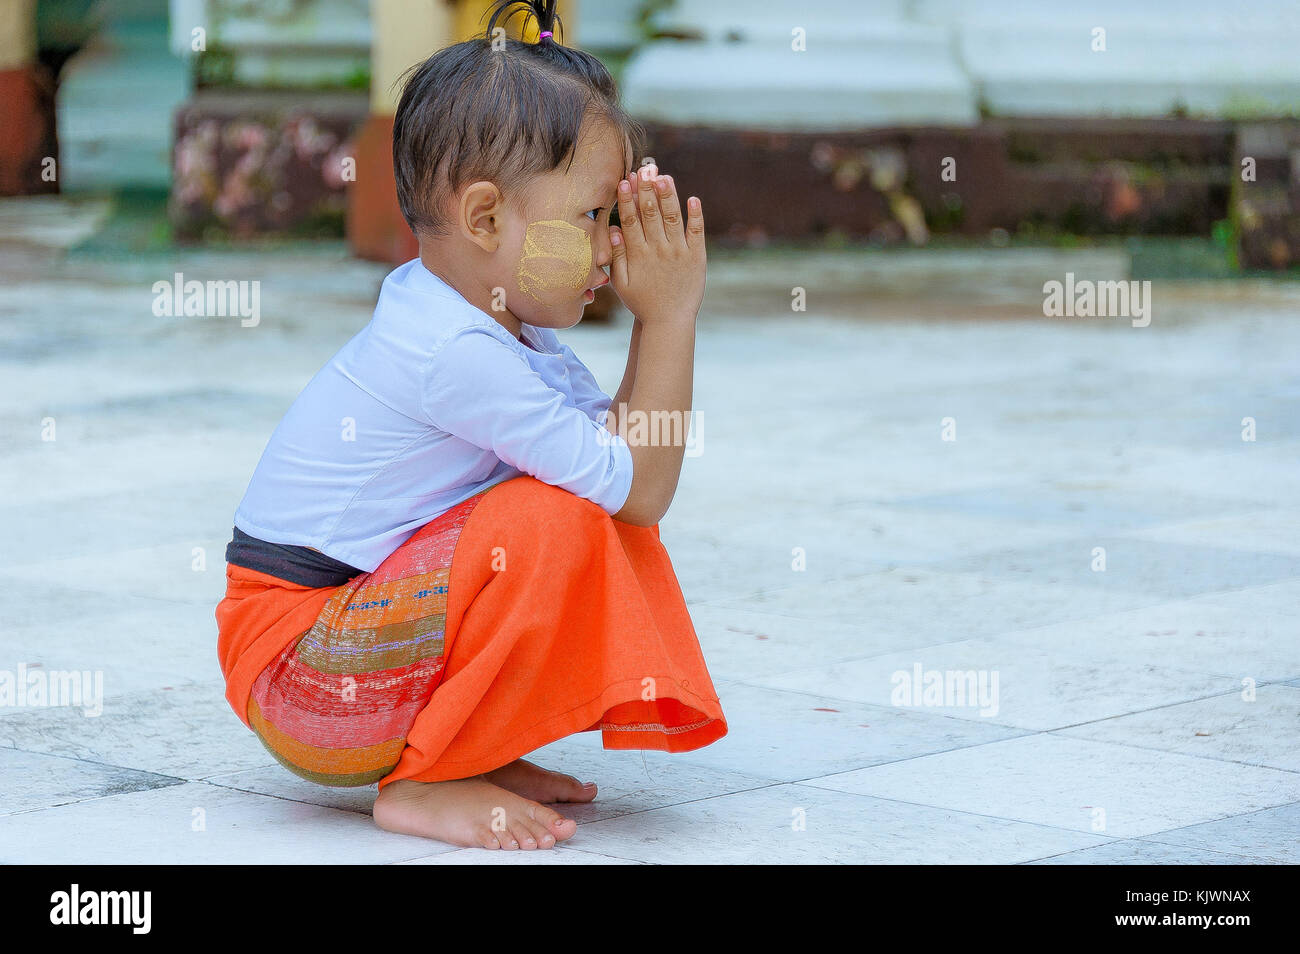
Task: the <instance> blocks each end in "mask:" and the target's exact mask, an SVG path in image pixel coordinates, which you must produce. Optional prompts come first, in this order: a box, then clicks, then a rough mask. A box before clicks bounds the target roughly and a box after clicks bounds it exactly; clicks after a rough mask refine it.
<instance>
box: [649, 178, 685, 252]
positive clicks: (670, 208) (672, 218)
mask: <svg viewBox="0 0 1300 954" xmlns="http://www.w3.org/2000/svg"><path fill="white" fill-rule="evenodd" d="M656 188H657V189H658V191H659V208H660V210H661V211H662V212H663V220H664V233H665V234H666V235H667V236H668V240H669V241H670V242H684V241H686V236H685V235H684V234H683V233H682V207H681V204H680V203H679V202H678V201H677V185H676V183H674V182H673V177H672V176H660V177H659V183H658V185H657V187H656Z"/></svg>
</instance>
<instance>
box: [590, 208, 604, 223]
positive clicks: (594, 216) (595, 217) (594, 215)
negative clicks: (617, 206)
mask: <svg viewBox="0 0 1300 954" xmlns="http://www.w3.org/2000/svg"><path fill="white" fill-rule="evenodd" d="M604 210H605V207H604V206H603V205H602V206H601V207H600V208H599V209H591V210H589V211H588V212H587V214H588V215H590V216H591V221H593V222H598V221H600V213H601V212H603V211H604Z"/></svg>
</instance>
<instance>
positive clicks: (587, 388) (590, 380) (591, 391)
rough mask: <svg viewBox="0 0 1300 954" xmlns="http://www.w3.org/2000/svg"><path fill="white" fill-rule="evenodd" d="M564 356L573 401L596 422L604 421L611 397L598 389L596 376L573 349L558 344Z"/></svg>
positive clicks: (611, 401)
mask: <svg viewBox="0 0 1300 954" xmlns="http://www.w3.org/2000/svg"><path fill="white" fill-rule="evenodd" d="M560 354H561V355H563V356H564V366H565V367H566V368H568V370H569V386H570V387H571V388H572V389H573V403H574V405H575V406H576V407H577V408H578V410H580V411H582V413H584V414H586V415H587V416H588V417H589V418H591V419H592V420H593V421H595V422H596V423H597V424H601V425H603V424H604V423H605V412H606V411H608V410H609V406H610V404H611V403H613V400H614V399H613V398H612V397H610V396H609V395H608V394H606V393H605V392H604V391H602V390H601V389H600V385H599V384H597V383H596V377H595V375H593V374H592V373H591V371H590V369H588V367H587V366H586V365H585V364H583V363H582V361H581V360H580V359H579V358H578V356H577V355H576V354H574V352H573V349H572V348H570V347H569V346H568V345H561V346H560Z"/></svg>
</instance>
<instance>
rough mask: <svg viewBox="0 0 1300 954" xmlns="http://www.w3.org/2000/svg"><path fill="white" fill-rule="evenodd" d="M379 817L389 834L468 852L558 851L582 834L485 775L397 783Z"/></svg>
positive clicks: (382, 800) (383, 794)
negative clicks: (430, 840) (416, 837)
mask: <svg viewBox="0 0 1300 954" xmlns="http://www.w3.org/2000/svg"><path fill="white" fill-rule="evenodd" d="M374 812H375V824H377V825H378V826H379V827H380V828H382V829H384V830H385V831H393V832H397V833H399V834H402V835H420V836H422V837H424V838H436V839H438V840H439V841H445V842H448V843H450V844H453V845H462V846H464V847H466V848H475V847H480V848H504V849H506V850H507V851H511V850H514V849H517V848H522V849H524V850H531V849H535V848H553V847H555V845H556V843H557V842H561V841H567V840H568V839H570V838H572V837H573V835H574V833H575V832H576V831H577V830H578V825H577V823H576V822H574V821H573V820H572V819H568V818H562V817H560V814H559V813H558V812H556V811H554V810H553V809H550V808H547V807H546V806H545V805H539V804H537V802H535V801H530V800H529V799H527V798H521V797H520V796H518V795H516V794H514V793H513V792H508V791H506V790H505V789H504V788H502V787H500V786H498V785H493V784H492V783H491V782H489V781H488V780H487V779H486V778H485V777H483V776H481V775H480V776H477V777H475V778H461V779H456V780H455V781H450V782H413V781H411V780H410V779H401V780H399V781H396V782H392V783H390V784H388V785H385V786H384V787H383V789H381V790H380V792H379V796H378V797H377V798H376V799H375V809H374Z"/></svg>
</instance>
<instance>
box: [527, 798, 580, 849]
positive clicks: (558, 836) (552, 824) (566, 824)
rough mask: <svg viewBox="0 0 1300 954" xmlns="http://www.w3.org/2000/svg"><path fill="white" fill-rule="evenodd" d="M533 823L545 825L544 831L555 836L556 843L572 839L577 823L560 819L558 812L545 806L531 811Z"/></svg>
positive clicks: (539, 806)
mask: <svg viewBox="0 0 1300 954" xmlns="http://www.w3.org/2000/svg"><path fill="white" fill-rule="evenodd" d="M533 821H536V822H541V823H542V824H543V825H545V826H546V830H547V831H549V832H550V833H551V834H552V835H554V836H555V840H556V841H565V840H567V839H569V838H572V837H573V835H574V833H575V832H577V830H578V823H577V822H575V821H572V820H571V819H568V818H563V817H561V816H560V813H559V812H557V811H555V810H554V809H551V808H547V807H546V806H545V805H538V806H536V807H535V808H534V809H533Z"/></svg>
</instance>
